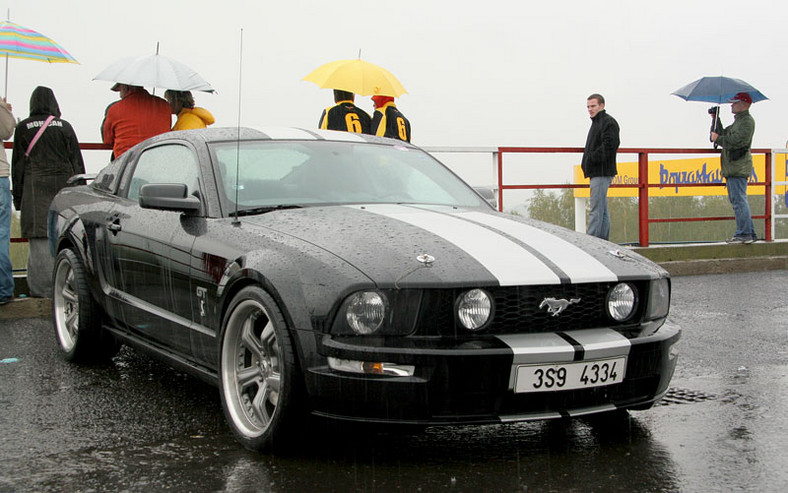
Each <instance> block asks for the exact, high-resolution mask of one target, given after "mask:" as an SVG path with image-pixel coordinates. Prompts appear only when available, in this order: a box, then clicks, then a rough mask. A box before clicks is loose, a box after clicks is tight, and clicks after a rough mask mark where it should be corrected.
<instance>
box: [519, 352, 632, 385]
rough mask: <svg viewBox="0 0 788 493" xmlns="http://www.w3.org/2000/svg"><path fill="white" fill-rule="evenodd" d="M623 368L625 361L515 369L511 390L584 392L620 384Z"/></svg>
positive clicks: (600, 361)
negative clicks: (576, 390)
mask: <svg viewBox="0 0 788 493" xmlns="http://www.w3.org/2000/svg"><path fill="white" fill-rule="evenodd" d="M626 368H627V358H626V357H623V356H622V357H620V358H609V359H600V360H594V361H578V362H575V363H562V364H557V365H522V366H518V367H517V380H516V383H515V386H514V391H515V392H517V393H523V392H555V391H557V390H572V389H585V388H590V387H602V386H605V385H613V384H616V383H621V382H622V381H623V380H624V373H625V372H626Z"/></svg>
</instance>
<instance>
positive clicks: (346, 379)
mask: <svg viewBox="0 0 788 493" xmlns="http://www.w3.org/2000/svg"><path fill="white" fill-rule="evenodd" d="M563 335H564V337H561V336H559V335H557V334H554V333H545V334H527V335H520V336H497V337H488V338H479V339H472V340H467V341H464V342H461V343H454V344H447V343H446V341H445V340H443V339H439V340H436V339H429V340H423V339H411V338H389V339H386V338H365V337H332V336H330V335H326V336H323V340H322V341H321V344H320V351H319V352H320V354H321V355H322V356H325V357H334V358H339V359H343V360H356V361H369V362H388V363H394V364H399V365H412V366H414V367H415V372H414V374H413V375H412V376H385V375H365V374H353V373H347V372H339V371H335V370H333V369H331V368H330V367H329V366H328V365H322V366H316V367H312V368H308V369H307V371H306V384H307V389H308V392H309V394H310V398H311V400H312V406H313V410H314V412H315V414H318V415H322V416H328V417H333V418H338V419H347V420H354V421H370V422H386V423H395V422H396V423H410V424H424V425H437V424H460V423H501V422H514V421H530V420H540V419H550V418H559V417H570V416H581V415H585V414H592V413H597V412H603V411H610V410H614V409H645V408H648V407H651V406H652V405H653V404H654V403H655V402H656V401H657V400H659V399H660V398H661V397H662V396H663V395H664V394H665V392H666V391H667V389H668V384H669V383H670V379H671V378H672V376H673V371H674V369H675V367H676V353H675V350H674V349H673V346H674V344H675V343H676V342H677V341H678V340H679V338H680V335H681V329H680V328H679V327H678V326H676V325H673V324H671V323H668V322H666V323H665V324H664V325H663V326H662V327H661V328H660V329H659V330H658V331H657V332H656V333H654V334H652V335H650V336H647V337H641V338H635V339H627V338H625V337H624V336H622V335H620V334H618V333H617V332H615V331H613V330H608V329H593V330H584V331H569V332H566V333H564V334H563ZM566 336H568V337H566ZM567 340H568V341H572V342H571V343H569V342H567ZM616 356H626V357H627V367H626V377H625V378H624V380H623V381H622V382H621V383H618V384H613V385H608V386H603V387H593V388H583V389H577V390H561V391H552V392H530V393H516V392H515V391H514V387H515V377H514V375H515V373H516V371H517V367H518V366H519V365H524V364H561V363H569V362H573V361H591V360H598V359H602V358H609V357H616Z"/></svg>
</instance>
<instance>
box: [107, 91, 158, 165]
mask: <svg viewBox="0 0 788 493" xmlns="http://www.w3.org/2000/svg"><path fill="white" fill-rule="evenodd" d="M112 90H113V91H118V92H119V93H120V101H116V102H114V103H112V104H111V105H110V106H109V107H107V112H106V114H105V116H104V123H103V124H102V125H101V129H102V137H103V140H104V143H105V144H110V145H111V146H112V156H113V159H115V158H117V157H119V156H120V155H121V154H123V153H124V152H126V151H127V150H128V149H130V148H131V147H134V146H135V145H136V144H138V143H140V142H142V141H143V140H145V139H147V138H149V137H153V136H154V135H159V134H162V133H164V132H168V131H169V130H170V123H171V121H172V118H171V116H170V115H171V109H170V104H169V103H168V102H167V101H165V100H164V99H162V98H160V97H156V96H152V95H151V94H150V93H148V91H146V90H145V89H143V88H142V87H139V86H130V85H128V84H120V83H118V84H115V85H114V86H112Z"/></svg>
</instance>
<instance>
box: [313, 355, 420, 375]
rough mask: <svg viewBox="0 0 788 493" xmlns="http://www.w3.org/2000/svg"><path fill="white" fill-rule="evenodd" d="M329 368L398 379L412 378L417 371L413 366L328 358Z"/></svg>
mask: <svg viewBox="0 0 788 493" xmlns="http://www.w3.org/2000/svg"><path fill="white" fill-rule="evenodd" d="M328 366H329V367H330V368H331V369H332V370H337V371H345V372H348V373H360V374H364V375H389V376H396V377H412V376H413V374H414V373H415V371H416V367H415V366H413V365H398V364H395V363H381V362H373V361H356V360H352V359H339V358H332V357H329V358H328Z"/></svg>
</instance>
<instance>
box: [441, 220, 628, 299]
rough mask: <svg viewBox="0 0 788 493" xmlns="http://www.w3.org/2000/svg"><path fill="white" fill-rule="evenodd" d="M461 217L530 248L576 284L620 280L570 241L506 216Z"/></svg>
mask: <svg viewBox="0 0 788 493" xmlns="http://www.w3.org/2000/svg"><path fill="white" fill-rule="evenodd" d="M457 216H458V217H463V218H467V219H469V220H471V221H473V222H476V223H479V224H484V225H486V226H489V227H491V228H495V229H497V230H498V231H500V232H502V233H504V234H507V235H509V236H511V237H512V238H514V239H516V240H519V241H522V242H523V243H525V244H526V245H529V246H530V247H532V248H533V249H535V250H536V251H538V252H539V253H540V254H542V255H544V256H545V258H547V259H549V260H550V261H551V262H553V263H555V265H556V266H558V268H559V269H561V270H562V271H564V272H565V273H566V275H568V276H569V278H570V279H571V280H572V282H573V283H581V282H605V281H617V280H618V277H617V276H616V275H615V274H614V273H613V272H612V271H611V270H610V269H609V268H607V267H606V266H605V265H604V264H603V263H601V262H600V261H599V260H597V259H596V258H595V257H593V256H591V255H590V254H589V253H588V252H586V251H584V250H582V249H581V248H578V247H577V246H576V245H573V244H572V243H569V242H568V241H566V240H564V239H562V238H560V237H558V236H555V235H552V234H550V233H548V232H546V231H542V230H541V229H538V228H534V227H533V226H529V225H527V224H523V223H519V222H517V221H512V220H510V219H507V218H505V217H500V216H493V215H490V214H482V213H481V212H464V213H459V214H457Z"/></svg>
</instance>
